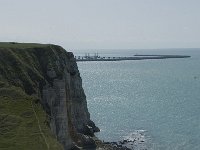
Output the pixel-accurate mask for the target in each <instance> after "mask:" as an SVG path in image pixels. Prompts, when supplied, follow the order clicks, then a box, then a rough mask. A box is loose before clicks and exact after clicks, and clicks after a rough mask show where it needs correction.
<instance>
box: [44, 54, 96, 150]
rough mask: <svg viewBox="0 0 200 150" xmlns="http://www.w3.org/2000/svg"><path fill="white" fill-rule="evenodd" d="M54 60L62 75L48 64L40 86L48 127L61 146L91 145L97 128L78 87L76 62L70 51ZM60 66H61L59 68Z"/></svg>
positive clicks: (80, 85) (79, 82) (78, 75)
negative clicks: (48, 80)
mask: <svg viewBox="0 0 200 150" xmlns="http://www.w3.org/2000/svg"><path fill="white" fill-rule="evenodd" d="M57 58H58V59H62V60H58V61H57V63H56V64H57V68H56V69H58V70H63V71H62V78H60V77H58V76H57V75H56V71H55V68H48V69H47V70H48V71H47V72H46V74H47V76H48V78H49V79H50V80H51V81H52V82H51V83H46V85H45V86H44V87H43V88H42V95H43V96H42V103H43V106H44V108H45V110H46V112H47V113H48V115H49V119H50V128H51V130H52V132H53V133H54V134H55V135H56V137H57V139H58V141H59V142H60V143H62V144H63V146H64V149H65V150H68V149H72V148H73V147H74V146H75V145H78V146H83V147H84V146H86V147H87V146H95V142H94V141H93V140H92V139H91V138H90V137H89V136H88V135H90V136H92V135H93V133H94V132H96V131H98V128H97V127H96V126H95V125H94V123H93V122H92V121H91V120H90V114H89V112H88V109H87V102H86V96H85V93H84V90H83V88H82V79H81V77H80V74H79V71H78V67H77V64H76V62H75V59H74V57H73V55H72V53H67V52H66V57H63V56H62V58H59V57H57ZM62 67H63V68H62Z"/></svg>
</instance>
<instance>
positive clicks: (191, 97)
mask: <svg viewBox="0 0 200 150" xmlns="http://www.w3.org/2000/svg"><path fill="white" fill-rule="evenodd" d="M75 54H76V53H75ZM99 54H100V55H105V56H131V55H134V54H178V55H190V56H192V57H191V58H184V59H162V60H139V61H131V60H130V61H116V62H78V67H79V71H80V73H81V77H82V79H83V88H84V90H85V93H86V96H87V102H88V108H89V112H90V114H91V119H92V120H93V121H94V122H95V123H96V125H97V126H98V127H99V128H100V129H101V132H100V133H97V134H96V135H97V136H98V137H99V138H100V139H102V140H104V141H119V140H122V139H123V138H125V137H127V136H129V135H131V133H135V131H138V130H139V131H141V130H142V131H143V130H145V131H146V132H145V139H146V143H147V145H148V146H147V148H148V149H153V150H199V149H200V49H183V50H175V49H174V50H110V51H106V50H105V51H100V52H99ZM138 149H139V148H138Z"/></svg>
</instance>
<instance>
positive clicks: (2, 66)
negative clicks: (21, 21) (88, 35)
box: [0, 43, 99, 150]
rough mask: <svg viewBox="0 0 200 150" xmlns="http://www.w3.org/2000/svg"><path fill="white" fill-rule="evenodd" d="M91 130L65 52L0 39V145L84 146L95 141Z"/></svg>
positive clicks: (74, 72) (75, 69)
mask: <svg viewBox="0 0 200 150" xmlns="http://www.w3.org/2000/svg"><path fill="white" fill-rule="evenodd" d="M24 107H27V108H26V110H25V108H24ZM6 126H10V127H11V128H7V127H6ZM13 128H14V129H13ZM97 131H99V129H98V128H97V127H96V126H95V124H94V123H93V122H92V121H91V120H90V114H89V112H88V109H87V102H86V96H85V93H84V90H83V88H82V80H81V77H80V73H79V71H78V67H77V64H76V61H75V59H74V56H73V54H72V53H71V52H67V51H66V50H64V49H63V48H62V47H60V46H56V45H50V44H46V45H45V44H20V43H0V141H1V142H0V149H1V148H8V149H13V148H21V149H38V148H42V149H64V150H70V149H79V148H80V147H82V148H85V149H88V148H91V147H95V146H96V144H95V141H94V140H93V139H92V138H91V136H93V135H94V132H97ZM11 132H13V134H11ZM22 135H23V136H24V137H25V138H24V140H21V139H18V138H20V137H22ZM30 135H32V136H31V137H30ZM16 137H18V138H16ZM35 137H37V139H39V142H35V143H34V141H32V140H34V138H35ZM26 140H27V141H28V143H29V144H27V143H26ZM23 141H24V143H26V144H24V143H23ZM37 143H38V145H35V144H37ZM40 144H41V145H43V146H41V145H40Z"/></svg>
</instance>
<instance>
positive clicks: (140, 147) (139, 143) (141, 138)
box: [94, 130, 148, 150]
mask: <svg viewBox="0 0 200 150" xmlns="http://www.w3.org/2000/svg"><path fill="white" fill-rule="evenodd" d="M145 132H146V131H144V130H137V131H134V132H133V133H131V134H130V135H128V136H127V137H124V139H123V140H120V141H117V142H104V141H102V142H101V141H100V140H98V139H97V138H95V139H94V140H95V141H96V143H97V145H98V146H99V147H100V148H99V149H98V150H101V149H102V150H103V149H105V150H147V149H148V144H147V139H146V136H145Z"/></svg>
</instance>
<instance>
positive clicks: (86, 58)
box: [75, 55, 191, 61]
mask: <svg viewBox="0 0 200 150" xmlns="http://www.w3.org/2000/svg"><path fill="white" fill-rule="evenodd" d="M189 57H191V56H187V55H134V56H133V57H100V56H98V57H95V56H91V57H90V56H87V57H85V56H83V57H81V56H75V59H76V61H123V60H145V59H169V58H189Z"/></svg>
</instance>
